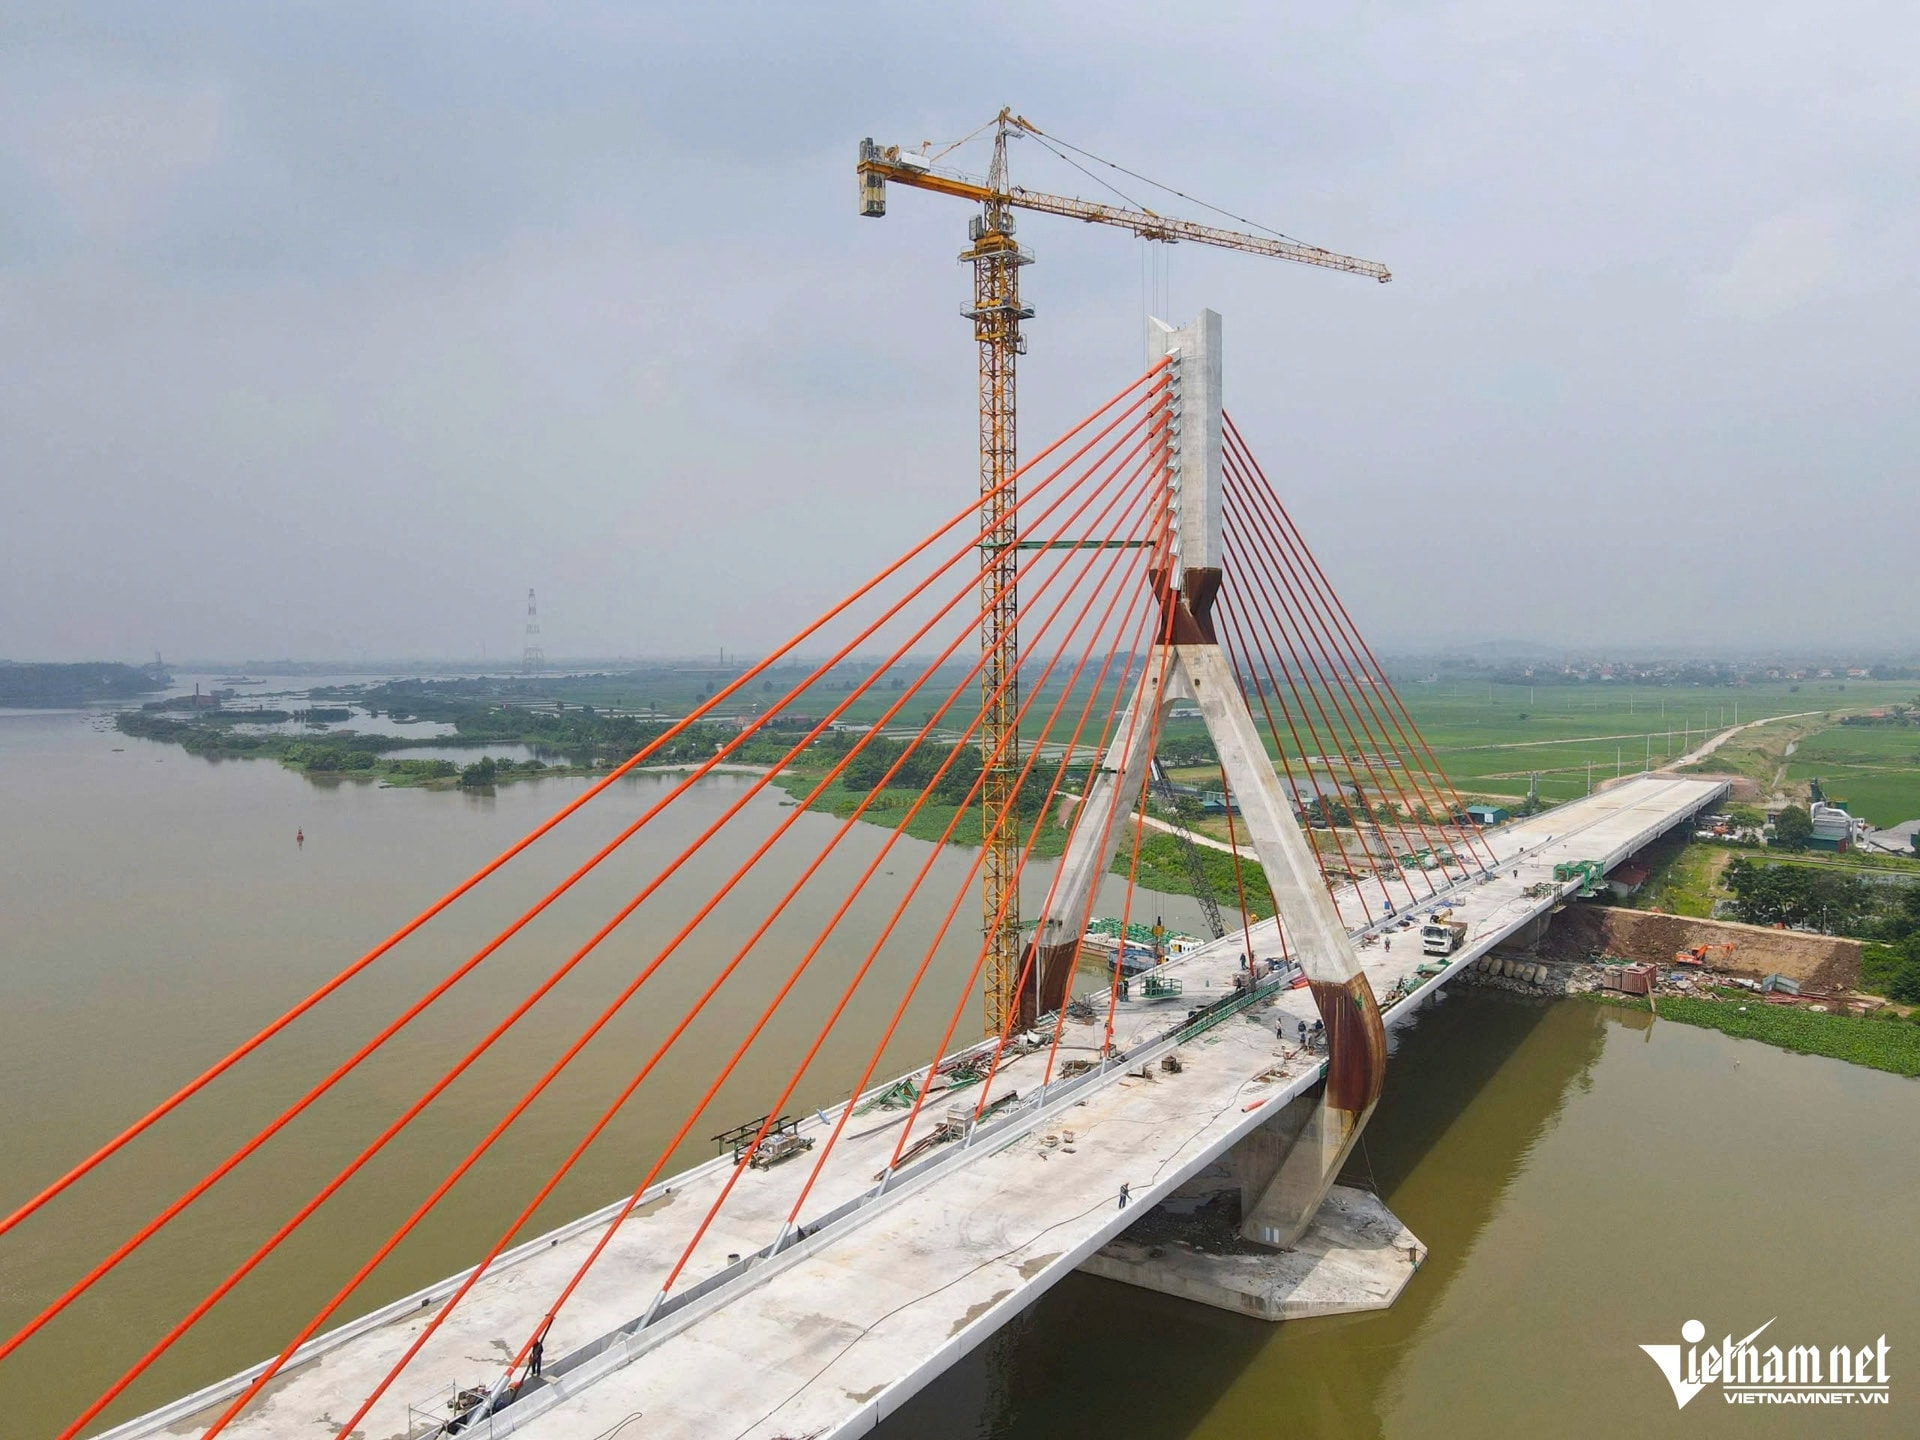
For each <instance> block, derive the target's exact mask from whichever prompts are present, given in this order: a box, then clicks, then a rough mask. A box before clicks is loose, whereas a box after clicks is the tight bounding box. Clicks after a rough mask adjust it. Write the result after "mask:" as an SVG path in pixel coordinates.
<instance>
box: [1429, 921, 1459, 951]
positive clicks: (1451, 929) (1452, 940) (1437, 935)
mask: <svg viewBox="0 0 1920 1440" xmlns="http://www.w3.org/2000/svg"><path fill="white" fill-rule="evenodd" d="M1466 943H1467V922H1466V921H1464V920H1429V921H1428V922H1427V923H1426V924H1424V925H1422V926H1421V927H1420V953H1421V954H1423V955H1451V954H1453V952H1454V951H1456V950H1458V949H1459V948H1460V947H1461V946H1462V945H1464V944H1466Z"/></svg>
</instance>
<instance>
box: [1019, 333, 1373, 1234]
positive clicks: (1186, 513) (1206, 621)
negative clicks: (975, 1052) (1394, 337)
mask: <svg viewBox="0 0 1920 1440" xmlns="http://www.w3.org/2000/svg"><path fill="white" fill-rule="evenodd" d="M1149 324H1150V343H1151V345H1152V346H1154V347H1157V350H1158V353H1157V354H1156V355H1155V356H1154V358H1155V359H1158V358H1161V357H1162V356H1164V357H1165V358H1166V359H1167V360H1168V361H1169V362H1170V363H1169V369H1170V373H1171V376H1172V379H1171V383H1170V386H1169V397H1170V407H1171V424H1170V426H1169V439H1168V443H1167V445H1166V447H1165V449H1164V451H1163V463H1164V464H1165V466H1166V469H1167V478H1168V490H1169V493H1170V494H1171V496H1172V503H1173V506H1174V512H1175V513H1174V516H1173V525H1172V527H1171V528H1172V531H1173V533H1174V535H1175V536H1176V537H1177V543H1176V546H1175V549H1174V552H1173V557H1172V563H1171V564H1170V565H1168V566H1167V567H1166V568H1165V569H1164V570H1162V571H1160V572H1158V573H1156V575H1155V577H1154V580H1155V585H1156V589H1157V592H1158V595H1159V600H1160V605H1161V615H1162V619H1161V628H1160V639H1161V643H1160V644H1159V645H1156V646H1155V647H1154V649H1153V651H1152V653H1151V655H1150V656H1149V657H1148V661H1147V664H1146V666H1145V667H1144V669H1143V671H1142V674H1141V679H1140V684H1139V688H1138V689H1137V690H1136V692H1135V694H1134V698H1133V700H1132V702H1131V704H1130V706H1129V709H1128V711H1127V713H1126V714H1125V715H1124V716H1123V718H1122V720H1121V722H1120V724H1119V725H1118V726H1117V727H1116V730H1115V732H1114V739H1113V742H1112V743H1111V745H1110V746H1109V747H1108V749H1107V752H1106V754H1105V755H1104V756H1103V757H1102V759H1101V763H1100V765H1099V767H1098V768H1097V770H1096V771H1095V772H1094V774H1093V775H1092V776H1091V777H1090V780H1089V783H1088V786H1087V789H1086V797H1087V798H1086V800H1085V801H1084V802H1083V805H1082V807H1081V813H1080V815H1079V817H1078V823H1077V824H1076V825H1075V827H1074V832H1073V836H1072V838H1071V839H1070V840H1069V842H1068V845H1067V852H1066V854H1065V855H1064V856H1063V857H1062V859H1061V867H1060V878H1059V882H1058V884H1057V885H1056V887H1055V890H1054V893H1053V895H1052V896H1051V897H1050V899H1049V902H1048V904H1047V906H1046V907H1045V908H1044V909H1043V910H1042V912H1041V914H1040V918H1039V923H1038V925H1037V927H1036V929H1035V931H1034V938H1033V940H1032V942H1031V944H1032V945H1033V946H1034V948H1035V954H1034V955H1033V957H1032V959H1033V962H1034V963H1033V966H1032V971H1031V973H1032V974H1033V975H1034V977H1035V985H1034V990H1033V991H1031V992H1029V993H1028V994H1026V995H1023V996H1022V997H1020V1002H1019V1014H1020V1021H1021V1024H1023V1025H1026V1024H1030V1023H1032V1020H1033V1017H1035V1016H1037V1015H1039V1014H1044V1013H1047V1012H1050V1011H1053V1010H1057V1009H1058V1008H1059V1007H1060V1006H1061V1005H1063V1004H1064V1003H1065V1001H1066V996H1067V990H1068V987H1069V986H1070V984H1071V982H1072V977H1073V971H1074V965H1075V961H1076V957H1077V954H1078V951H1079V948H1080V937H1081V935H1082V934H1083V933H1084V931H1085V929H1086V925H1087V921H1088V920H1089V918H1090V917H1091V906H1092V904H1093V897H1094V894H1095V890H1096V888H1097V884H1098V881H1099V878H1100V877H1101V876H1102V875H1104V874H1105V873H1106V870H1107V867H1108V866H1109V865H1110V864H1111V863H1112V861H1113V857H1114V854H1115V852H1116V850H1117V849H1118V847H1119V844H1120V842H1121V839H1122V838H1123V835H1124V833H1125V828H1126V827H1125V825H1124V824H1123V823H1121V822H1122V818H1123V816H1124V815H1125V814H1126V813H1127V811H1128V810H1129V809H1130V808H1131V806H1132V804H1133V803H1134V797H1135V796H1137V795H1139V794H1140V793H1141V788H1142V785H1143V783H1144V780H1145V776H1146V769H1147V765H1148V762H1149V760H1150V759H1151V756H1150V755H1149V754H1148V753H1147V752H1148V747H1149V744H1150V737H1151V736H1152V735H1153V734H1154V733H1155V732H1156V731H1157V729H1158V727H1157V725H1154V724H1150V723H1148V719H1149V716H1151V715H1152V714H1153V712H1155V711H1158V712H1159V713H1160V714H1161V715H1164V714H1165V712H1166V711H1167V710H1168V709H1169V708H1171V707H1172V706H1173V705H1175V704H1180V703H1184V704H1187V705H1190V706H1193V707H1195V708H1197V709H1198V710H1199V712H1200V716H1201V719H1202V722H1203V723H1204V724H1205V726H1206V730H1207V734H1208V736H1209V738H1210V739H1211V740H1212V741H1213V745H1214V748H1215V750H1216V751H1217V752H1218V754H1219V757H1220V763H1221V767H1222V769H1223V770H1224V772H1225V775H1226V782H1227V785H1228V787H1229V789H1230V791H1231V793H1232V795H1233V797H1234V799H1235V801H1236V803H1237V804H1238V805H1239V808H1240V813H1241V814H1242V816H1243V817H1244V818H1245V821H1246V826H1247V831H1248V834H1249V838H1250V840H1251V842H1252V846H1253V850H1254V853H1255V854H1256V855H1257V856H1258V858H1259V860H1260V864H1261V867H1262V868H1263V869H1264V870H1265V871H1266V875H1267V882H1268V885H1269V887H1270V888H1271V890H1272V892H1273V898H1274V903H1275V905H1276V907H1277V909H1278V914H1279V920H1280V925H1281V929H1282V933H1283V934H1284V935H1285V936H1286V937H1287V940H1288V943H1289V944H1290V945H1291V947H1292V952H1291V958H1293V959H1295V960H1297V961H1298V962H1299V963H1300V966H1301V968H1302V969H1303V970H1304V971H1305V972H1306V976H1307V979H1308V981H1309V983H1310V985H1311V987H1312V991H1313V998H1314V1002H1315V1005H1316V1006H1317V1008H1318V1010H1319V1012H1320V1018H1321V1020H1322V1021H1323V1022H1324V1023H1325V1026H1326V1035H1327V1081H1326V1085H1325V1087H1324V1088H1323V1090H1322V1092H1321V1094H1320V1096H1319V1099H1318V1101H1317V1102H1316V1105H1315V1108H1314V1109H1313V1111H1312V1113H1311V1114H1310V1115H1309V1116H1308V1117H1307V1119H1306V1122H1305V1125H1304V1127H1303V1128H1301V1129H1300V1130H1299V1132H1298V1134H1297V1137H1294V1138H1292V1140H1291V1143H1280V1137H1279V1136H1278V1135H1273V1136H1268V1137H1266V1138H1265V1139H1263V1140H1260V1141H1258V1142H1256V1143H1254V1144H1253V1145H1252V1146H1251V1147H1250V1148H1249V1150H1248V1154H1247V1155H1246V1157H1245V1158H1244V1165H1245V1167H1246V1168H1245V1171H1244V1174H1243V1191H1244V1193H1245V1194H1246V1197H1247V1203H1245V1204H1244V1206H1243V1215H1242V1230H1241V1233H1242V1235H1243V1237H1244V1238H1246V1239H1247V1240H1249V1241H1252V1242H1254V1243H1256V1244H1260V1245H1268V1246H1272V1247H1275V1248H1282V1247H1285V1246H1289V1245H1291V1244H1293V1243H1294V1242H1295V1241H1296V1240H1298V1239H1299V1238H1300V1236H1301V1235H1302V1234H1303V1233H1304V1232H1305V1231H1306V1229H1307V1227H1308V1226H1309V1225H1311V1224H1312V1223H1313V1218H1314V1216H1315V1214H1316V1213H1317V1212H1318V1210H1319V1208H1320V1204H1321V1202H1322V1201H1323V1200H1324V1199H1325V1198H1326V1195H1327V1192H1328V1190H1330V1189H1331V1188H1332V1185H1333V1182H1334V1179H1335V1177H1336V1176H1337V1175H1338V1174H1339V1173H1340V1166H1341V1164H1342V1162H1343V1161H1344V1160H1345V1159H1346V1157H1347V1153H1348V1152H1349V1151H1350V1150H1351V1149H1352V1148H1353V1146H1354V1143H1355V1142H1356V1141H1357V1140H1358V1139H1359V1136H1360V1132H1361V1130H1362V1129H1363V1128H1364V1127H1365V1125H1366V1123H1367V1118H1368V1117H1369V1116H1370V1115H1371V1114H1372V1113H1373V1107H1374V1105H1375V1103H1376V1102H1377V1101H1378V1100H1379V1098H1380V1090H1381V1086H1382V1084H1383V1083H1384V1080H1385V1074H1386V1053H1387V1044H1386V1030H1385V1027H1384V1026H1383V1024H1382V1022H1381V1018H1380V1009H1379V1006H1378V1004H1377V1003H1376V1002H1375V999H1374V995H1373V990H1372V987H1371V986H1370V985H1369V984H1368V982H1367V977H1366V975H1365V973H1364V972H1363V971H1362V970H1361V968H1360V960H1359V956H1358V953H1357V952H1356V951H1355V949H1354V946H1353V942H1352V941H1351V939H1350V938H1349V937H1348V933H1347V926H1346V924H1345V922H1344V921H1343V920H1342V919H1341V917H1340V913H1339V911H1338V909H1337V908H1336V907H1335V905H1334V902H1333V897H1332V895H1331V893H1330V892H1329V891H1328V889H1327V886H1326V883H1325V881H1324V880H1323V878H1322V875H1321V871H1320V865H1319V861H1318V859H1317V857H1316V856H1315V854H1314V852H1313V847H1312V846H1311V844H1310V843H1309V842H1308V840H1307V836H1306V834H1305V832H1304V831H1303V830H1302V829H1301V826H1300V823H1299V821H1298V820H1297V819H1296V818H1295V816H1294V811H1293V807H1292V805H1291V804H1290V803H1289V802H1288V800H1287V797H1286V793H1285V791H1284V790H1283V788H1282V786H1281V784H1280V780H1279V777H1278V775H1277V774H1276V773H1275V771H1274V766H1273V761H1272V760H1271V759H1270V758H1269V757H1268V755H1267V750H1266V747H1265V745H1264V744H1263V743H1262V742H1261V739H1260V732H1259V729H1258V728H1257V726H1256V725H1255V723H1254V719H1253V715H1252V713H1251V712H1250V711H1249V710H1248V708H1247V702H1246V699H1245V697H1244V696H1243V695H1242V694H1241V691H1240V686H1239V684H1238V683H1237V682H1236V680H1235V678H1234V674H1233V671H1232V668H1231V666H1230V665H1229V663H1228V661H1227V658H1226V656H1225V654H1224V653H1223V652H1222V650H1221V648H1220V644H1219V642H1218V639H1217V638H1216V635H1215V633H1214V628H1213V603H1214V600H1215V599H1216V597H1217V596H1218V595H1219V593H1220V590H1221V587H1222V585H1223V584H1224V583H1225V581H1226V578H1227V577H1226V576H1225V573H1224V570H1223V567H1222V560H1223V558H1224V552H1225V544H1224V538H1223V533H1222V531H1223V526H1222V515H1223V492H1224V488H1225V480H1224V467H1223V453H1222V451H1223V433H1224V425H1223V420H1222V412H1221V347H1220V316H1219V315H1218V314H1217V313H1215V312H1214V311H1212V310H1203V311H1202V312H1201V313H1200V315H1199V317H1198V318H1197V319H1195V320H1194V321H1192V322H1191V323H1190V324H1188V325H1185V326H1182V327H1180V328H1178V329H1176V328H1174V327H1171V326H1169V325H1166V324H1165V323H1164V322H1162V321H1158V320H1155V321H1151V322H1149ZM1251 978H1252V977H1249V979H1250V980H1251ZM1287 1128H1288V1129H1289V1130H1291V1129H1292V1127H1291V1126H1289V1127H1287ZM1256 1134H1264V1132H1256ZM1253 1138H1254V1137H1249V1139H1250V1140H1252V1139H1253Z"/></svg>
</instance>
